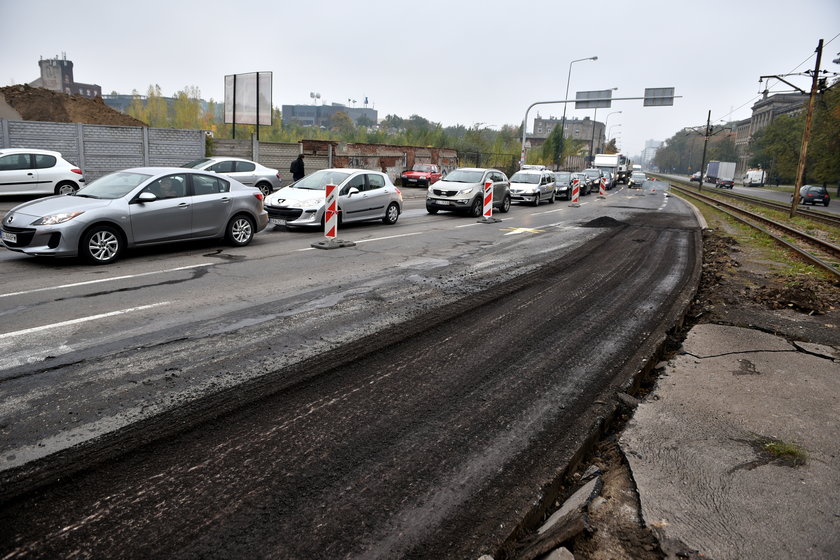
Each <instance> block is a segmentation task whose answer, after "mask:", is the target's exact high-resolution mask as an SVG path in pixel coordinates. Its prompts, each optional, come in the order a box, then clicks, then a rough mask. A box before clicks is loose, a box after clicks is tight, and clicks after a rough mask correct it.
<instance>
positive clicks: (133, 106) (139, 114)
mask: <svg viewBox="0 0 840 560" xmlns="http://www.w3.org/2000/svg"><path fill="white" fill-rule="evenodd" d="M126 113H128V115H129V116H131V117H134V118H135V119H137V120H138V121H142V122H144V123H146V124H147V125H148V124H149V111H148V109H146V103H145V102H144V101H143V99H142V97H141V96H140V94H139V93H138V92H137V90H136V89H135V90H134V91H132V92H131V103H130V104H129V106H128V108H127V109H126Z"/></svg>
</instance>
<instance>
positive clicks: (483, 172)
mask: <svg viewBox="0 0 840 560" xmlns="http://www.w3.org/2000/svg"><path fill="white" fill-rule="evenodd" d="M487 181H492V182H493V206H494V208H496V209H497V210H498V211H499V212H502V213H505V212H507V211H508V210H510V203H511V195H510V181H509V180H508V178H507V175H505V174H504V173H502V172H501V171H499V170H498V169H484V168H475V167H461V168H458V169H454V170H452V171H450V172H449V173H448V174H447V175H446V177H444V178H443V179H441V180H440V181H438V182H437V183H435V184H434V185H431V186H429V189H428V191H427V192H426V211H427V212H429V214H437V213H438V211H439V210H452V211H456V212H465V213H467V214H469V215H470V216H473V217H476V218H478V217H480V216H481V215H482V214H483V212H484V194H483V193H484V183H486V182H487Z"/></svg>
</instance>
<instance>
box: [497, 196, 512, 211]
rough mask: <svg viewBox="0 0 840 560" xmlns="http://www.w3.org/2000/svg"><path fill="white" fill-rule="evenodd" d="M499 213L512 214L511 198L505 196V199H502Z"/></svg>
mask: <svg viewBox="0 0 840 560" xmlns="http://www.w3.org/2000/svg"><path fill="white" fill-rule="evenodd" d="M499 212H501V213H502V214H507V213H508V212H510V196H508V195H505V198H504V199H502V205H501V206H499Z"/></svg>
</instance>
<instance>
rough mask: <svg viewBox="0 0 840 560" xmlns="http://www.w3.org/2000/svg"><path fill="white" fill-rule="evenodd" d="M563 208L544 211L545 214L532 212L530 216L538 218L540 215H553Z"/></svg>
mask: <svg viewBox="0 0 840 560" xmlns="http://www.w3.org/2000/svg"><path fill="white" fill-rule="evenodd" d="M563 210H565V208H557V209H556V210H546V211H545V212H534V213H533V214H531V215H532V216H540V215H542V214H553V213H554V212H562V211H563Z"/></svg>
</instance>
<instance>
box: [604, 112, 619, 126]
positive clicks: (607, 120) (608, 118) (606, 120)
mask: <svg viewBox="0 0 840 560" xmlns="http://www.w3.org/2000/svg"><path fill="white" fill-rule="evenodd" d="M616 113H621V111H613V112H612V113H610V114H609V115H607V118H606V119H604V128H607V125H608V124H609V122H610V116H611V115H615V114H616Z"/></svg>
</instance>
